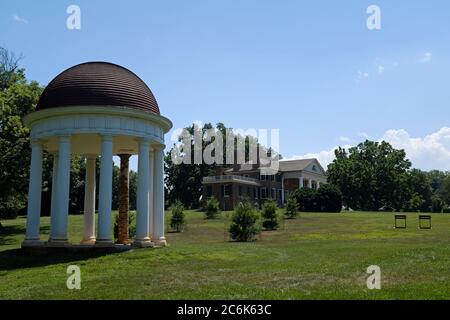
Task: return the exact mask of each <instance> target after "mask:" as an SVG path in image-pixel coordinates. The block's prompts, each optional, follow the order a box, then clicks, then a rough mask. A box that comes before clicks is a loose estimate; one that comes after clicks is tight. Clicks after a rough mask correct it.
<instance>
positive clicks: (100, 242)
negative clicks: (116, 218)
mask: <svg viewBox="0 0 450 320" xmlns="http://www.w3.org/2000/svg"><path fill="white" fill-rule="evenodd" d="M95 246H96V247H101V248H105V247H114V243H113V242H112V240H110V239H97V240H96V241H95Z"/></svg>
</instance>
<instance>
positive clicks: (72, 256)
mask: <svg viewBox="0 0 450 320" xmlns="http://www.w3.org/2000/svg"><path fill="white" fill-rule="evenodd" d="M117 253H119V252H117V251H111V250H107V249H103V250H101V249H98V250H90V251H83V252H76V251H75V252H73V251H69V250H67V249H64V248H61V249H55V248H52V249H51V250H39V251H30V250H24V249H11V250H6V251H2V252H0V271H7V270H17V269H24V268H36V267H45V266H49V265H53V264H60V263H71V262H75V261H86V260H89V259H95V258H99V257H102V256H106V255H111V254H117Z"/></svg>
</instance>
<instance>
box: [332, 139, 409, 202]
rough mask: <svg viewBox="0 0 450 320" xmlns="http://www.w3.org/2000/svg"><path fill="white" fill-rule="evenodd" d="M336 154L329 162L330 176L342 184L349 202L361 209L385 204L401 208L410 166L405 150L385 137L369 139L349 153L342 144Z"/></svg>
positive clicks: (338, 184)
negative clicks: (398, 147) (383, 139)
mask: <svg viewBox="0 0 450 320" xmlns="http://www.w3.org/2000/svg"><path fill="white" fill-rule="evenodd" d="M335 155H336V159H335V160H334V161H333V162H332V163H331V164H330V165H329V166H328V179H329V182H331V183H332V184H335V185H336V186H338V187H339V189H340V190H341V192H342V194H343V198H344V203H345V204H346V205H348V206H350V207H352V208H355V209H362V210H378V209H379V208H380V207H382V206H392V207H395V208H398V209H400V207H401V206H402V204H403V198H404V197H405V194H404V192H405V189H404V187H405V184H406V183H407V171H408V170H409V168H410V166H411V162H410V161H409V160H408V159H406V154H405V151H404V150H396V149H394V148H393V147H392V146H391V145H390V144H389V143H387V142H385V141H382V142H374V141H369V140H366V141H365V142H363V143H360V144H359V145H357V146H356V147H352V148H350V149H349V150H348V153H347V151H346V150H345V149H342V148H339V149H337V150H336V151H335Z"/></svg>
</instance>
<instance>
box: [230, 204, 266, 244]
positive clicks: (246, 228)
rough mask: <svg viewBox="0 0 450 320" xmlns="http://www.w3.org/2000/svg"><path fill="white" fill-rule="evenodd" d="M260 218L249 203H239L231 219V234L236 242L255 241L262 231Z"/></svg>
mask: <svg viewBox="0 0 450 320" xmlns="http://www.w3.org/2000/svg"><path fill="white" fill-rule="evenodd" d="M259 220H260V216H259V214H258V212H257V211H256V210H255V208H254V207H253V205H252V204H251V203H250V202H248V201H242V202H240V203H238V205H237V206H236V208H235V209H234V212H233V216H232V218H231V225H230V229H229V231H230V234H231V238H232V239H233V240H236V241H241V242H246V241H253V240H255V237H256V235H257V234H258V233H260V231H261V227H260V225H259Z"/></svg>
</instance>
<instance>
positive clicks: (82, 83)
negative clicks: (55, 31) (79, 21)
mask: <svg viewBox="0 0 450 320" xmlns="http://www.w3.org/2000/svg"><path fill="white" fill-rule="evenodd" d="M67 106H72V107H73V106H93V107H95V106H121V107H127V108H131V109H137V110H141V111H148V112H153V113H156V114H158V115H159V114H160V112H159V107H158V103H157V102H156V99H155V96H154V95H153V93H152V91H151V90H150V88H149V87H148V86H147V85H146V84H145V82H144V81H142V80H141V79H140V78H139V77H138V76H137V75H136V74H134V73H133V72H131V71H130V70H128V69H126V68H124V67H121V66H119V65H116V64H113V63H108V62H87V63H82V64H78V65H76V66H73V67H71V68H69V69H67V70H65V71H63V72H62V73H60V74H59V75H58V76H56V77H55V78H54V79H53V80H52V81H51V82H50V83H49V84H48V86H47V87H46V88H45V90H44V92H43V93H42V95H41V97H40V98H39V102H38V104H37V107H36V110H43V109H50V108H58V107H67Z"/></svg>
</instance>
